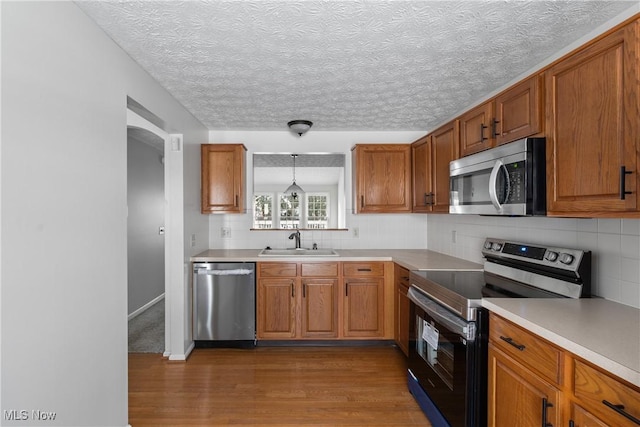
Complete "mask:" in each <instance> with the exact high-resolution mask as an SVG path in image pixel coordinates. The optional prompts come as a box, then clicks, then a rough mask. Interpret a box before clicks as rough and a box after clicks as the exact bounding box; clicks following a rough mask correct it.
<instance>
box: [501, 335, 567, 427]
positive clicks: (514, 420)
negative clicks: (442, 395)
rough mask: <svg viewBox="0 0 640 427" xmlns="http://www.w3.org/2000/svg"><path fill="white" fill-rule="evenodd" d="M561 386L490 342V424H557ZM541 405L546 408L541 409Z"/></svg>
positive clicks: (518, 425)
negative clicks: (551, 382) (544, 378)
mask: <svg viewBox="0 0 640 427" xmlns="http://www.w3.org/2000/svg"><path fill="white" fill-rule="evenodd" d="M559 403H560V390H558V389H557V388H556V387H554V386H553V385H552V384H550V383H548V382H547V381H544V380H542V379H541V378H540V377H539V376H538V375H536V374H535V373H533V372H532V371H531V370H529V369H528V368H527V367H525V366H524V365H522V364H520V363H518V362H517V361H516V360H514V359H512V358H511V357H509V356H508V355H507V354H505V353H503V352H502V351H500V350H499V349H497V348H496V347H495V346H494V345H492V344H490V345H489V410H488V412H489V426H491V427H504V426H510V427H529V426H544V425H546V424H545V423H544V422H543V415H546V422H547V423H550V424H551V425H554V426H560V425H561V424H560V420H561V413H560V412H561V411H559ZM543 407H544V408H545V409H546V410H543Z"/></svg>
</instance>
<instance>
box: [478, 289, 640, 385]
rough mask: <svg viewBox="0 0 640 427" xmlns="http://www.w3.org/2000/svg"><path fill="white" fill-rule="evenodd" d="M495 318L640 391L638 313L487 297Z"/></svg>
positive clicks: (601, 305) (602, 304) (598, 302)
mask: <svg viewBox="0 0 640 427" xmlns="http://www.w3.org/2000/svg"><path fill="white" fill-rule="evenodd" d="M482 305H483V306H484V307H486V308H487V309H489V310H491V311H492V312H494V313H495V314H497V315H499V316H502V317H504V318H505V319H507V320H510V321H512V322H513V323H515V324H517V325H520V326H522V327H523V328H525V329H527V330H529V331H531V332H532V333H534V334H536V335H539V336H540V337H542V338H544V339H546V340H548V341H550V342H552V343H553V344H556V345H557V346H559V347H562V348H564V349H566V350H567V351H570V352H571V353H573V354H575V355H577V356H579V357H581V358H583V359H585V360H587V361H588V362H591V363H593V364H594V365H597V366H599V367H601V368H602V369H604V370H606V371H609V372H610V373H612V374H614V375H616V376H618V377H620V378H622V379H624V380H626V381H628V382H630V383H631V384H634V385H635V386H637V387H640V310H638V309H637V308H634V307H630V306H627V305H624V304H619V303H616V302H613V301H609V300H605V299H601V298H583V299H571V298H567V299H564V298H558V299H555V298H554V299H550V298H544V299H538V298H485V299H483V301H482Z"/></svg>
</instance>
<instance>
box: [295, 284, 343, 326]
mask: <svg viewBox="0 0 640 427" xmlns="http://www.w3.org/2000/svg"><path fill="white" fill-rule="evenodd" d="M301 334H302V337H303V338H336V337H337V336H338V279H303V280H302V330H301Z"/></svg>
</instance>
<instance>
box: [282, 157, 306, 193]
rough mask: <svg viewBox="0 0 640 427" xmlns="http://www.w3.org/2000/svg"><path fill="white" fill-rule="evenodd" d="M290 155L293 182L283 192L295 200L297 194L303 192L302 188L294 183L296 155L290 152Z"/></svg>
mask: <svg viewBox="0 0 640 427" xmlns="http://www.w3.org/2000/svg"><path fill="white" fill-rule="evenodd" d="M291 157H293V183H292V184H291V185H290V186H289V187H288V188H287V189H286V190H285V191H284V194H286V195H287V196H291V198H293V200H296V199H297V198H298V195H299V194H304V190H303V189H302V188H300V186H299V185H298V184H296V157H298V155H297V154H292V155H291Z"/></svg>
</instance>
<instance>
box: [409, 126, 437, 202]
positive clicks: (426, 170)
mask: <svg viewBox="0 0 640 427" xmlns="http://www.w3.org/2000/svg"><path fill="white" fill-rule="evenodd" d="M431 147H432V144H431V135H427V136H425V137H423V138H420V139H419V140H417V141H416V142H414V143H413V144H411V163H412V171H413V172H412V176H413V199H412V200H413V206H412V209H411V210H412V211H413V212H431V200H430V198H431V197H432V196H433V182H432V181H431V163H432V161H431V151H432V150H431Z"/></svg>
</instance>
